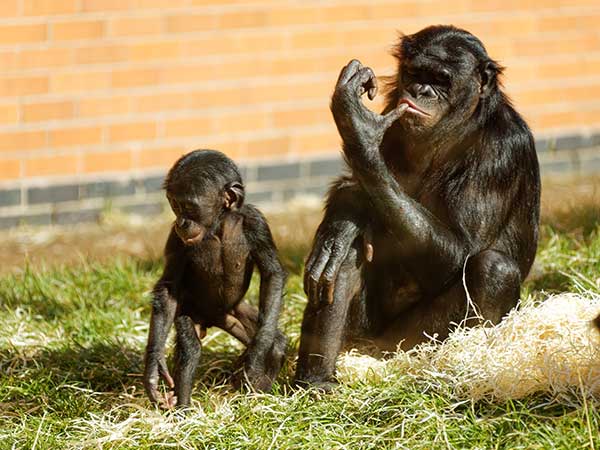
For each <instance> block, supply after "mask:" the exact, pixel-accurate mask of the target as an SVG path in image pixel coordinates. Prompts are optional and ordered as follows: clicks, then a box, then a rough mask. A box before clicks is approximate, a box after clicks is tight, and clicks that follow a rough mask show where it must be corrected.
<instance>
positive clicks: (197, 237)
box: [175, 228, 205, 246]
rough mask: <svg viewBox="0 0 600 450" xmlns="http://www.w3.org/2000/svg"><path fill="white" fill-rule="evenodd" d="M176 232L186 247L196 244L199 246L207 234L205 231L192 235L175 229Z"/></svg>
mask: <svg viewBox="0 0 600 450" xmlns="http://www.w3.org/2000/svg"><path fill="white" fill-rule="evenodd" d="M175 231H176V232H177V235H178V236H179V239H181V241H182V242H183V243H184V244H185V245H188V246H189V245H194V244H197V243H198V242H200V241H201V240H202V239H204V234H205V233H204V231H200V232H199V233H196V234H193V235H190V234H189V233H186V232H181V231H180V230H178V229H177V228H176V229H175Z"/></svg>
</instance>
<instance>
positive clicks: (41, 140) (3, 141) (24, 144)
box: [0, 131, 48, 151]
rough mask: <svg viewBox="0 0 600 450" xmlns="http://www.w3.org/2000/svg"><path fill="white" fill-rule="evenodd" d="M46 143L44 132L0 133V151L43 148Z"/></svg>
mask: <svg viewBox="0 0 600 450" xmlns="http://www.w3.org/2000/svg"><path fill="white" fill-rule="evenodd" d="M47 142H48V139H47V134H46V132H45V131H16V132H15V131H9V132H0V151H2V150H11V151H22V150H33V149H36V148H42V147H45V146H46V144H47Z"/></svg>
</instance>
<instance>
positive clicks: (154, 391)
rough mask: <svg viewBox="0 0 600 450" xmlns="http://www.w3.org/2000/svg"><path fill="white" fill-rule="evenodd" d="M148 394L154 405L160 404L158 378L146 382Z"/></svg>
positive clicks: (151, 378)
mask: <svg viewBox="0 0 600 450" xmlns="http://www.w3.org/2000/svg"><path fill="white" fill-rule="evenodd" d="M144 388H145V389H146V394H147V395H148V398H149V399H150V401H151V402H152V403H159V398H160V394H159V392H158V377H150V378H148V379H146V380H144Z"/></svg>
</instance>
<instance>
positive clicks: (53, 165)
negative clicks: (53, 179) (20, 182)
mask: <svg viewBox="0 0 600 450" xmlns="http://www.w3.org/2000/svg"><path fill="white" fill-rule="evenodd" d="M24 166H25V170H24V172H25V176H26V177H45V176H51V175H74V174H76V173H77V168H78V157H77V155H76V154H69V155H58V156H40V157H37V158H35V159H27V160H25V162H24Z"/></svg>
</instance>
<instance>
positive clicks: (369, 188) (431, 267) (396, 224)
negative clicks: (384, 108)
mask: <svg viewBox="0 0 600 450" xmlns="http://www.w3.org/2000/svg"><path fill="white" fill-rule="evenodd" d="M376 89H377V87H376V78H375V75H374V73H373V71H372V70H371V69H370V68H368V67H363V66H362V64H361V63H360V62H358V61H356V60H353V61H351V62H350V63H349V64H348V65H347V66H346V67H344V68H343V69H342V72H341V74H340V77H339V79H338V82H337V85H336V87H335V91H334V94H333V96H332V100H331V110H332V113H333V116H334V119H335V123H336V125H337V128H338V130H339V133H340V136H341V137H342V140H343V142H344V145H343V149H344V153H345V155H346V158H347V160H348V162H349V164H350V166H351V168H352V172H353V174H354V176H355V177H356V178H357V179H358V181H359V182H360V184H361V186H362V187H363V189H364V190H365V192H366V193H367V195H368V196H369V199H370V203H371V204H372V205H373V207H374V209H375V211H376V213H377V216H378V217H380V219H381V220H382V222H383V223H384V224H385V225H386V227H387V228H388V229H389V231H390V232H391V233H392V235H394V236H395V237H396V238H397V239H398V242H400V244H401V245H400V248H401V251H402V252H403V253H404V256H405V257H406V259H407V260H410V261H414V262H415V264H411V266H412V267H414V268H422V269H423V271H422V272H423V273H415V276H417V277H419V278H423V281H427V284H428V285H429V286H430V288H432V290H435V289H436V288H440V287H442V286H441V285H442V284H444V283H445V282H447V281H448V280H447V278H448V276H450V275H451V274H454V273H456V272H457V271H458V270H459V269H460V268H461V267H462V264H463V263H464V258H465V257H466V256H467V252H468V242H467V240H466V238H465V237H463V236H460V235H459V234H457V233H456V232H455V231H453V230H451V229H450V227H448V226H447V225H446V224H444V223H443V222H441V221H440V220H439V219H437V218H436V217H435V216H434V215H433V214H431V213H430V212H429V211H428V210H427V209H426V208H425V207H423V206H422V205H421V204H419V203H418V202H417V201H415V200H413V199H412V198H411V197H410V196H409V195H407V194H406V193H405V192H404V190H403V189H402V187H401V186H400V185H399V183H398V182H397V181H396V179H395V177H394V175H393V174H392V173H391V172H390V170H389V168H388V167H387V166H386V164H385V161H384V160H383V157H382V155H381V153H380V151H379V150H380V146H381V143H382V140H383V136H384V134H385V132H386V130H387V129H388V128H389V127H390V126H391V125H392V124H393V122H394V121H395V120H397V119H398V118H399V117H400V116H401V115H402V114H403V113H404V112H405V110H406V108H407V105H405V104H403V105H401V106H399V107H398V108H396V109H394V110H392V111H391V112H389V113H388V114H387V115H385V116H381V115H379V114H376V113H374V112H372V111H371V110H369V109H367V108H366V107H365V106H364V105H363V103H362V100H361V95H362V94H363V93H365V92H368V93H369V97H370V98H373V97H374V96H375V93H376ZM419 262H422V264H419ZM409 269H410V267H409Z"/></svg>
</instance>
